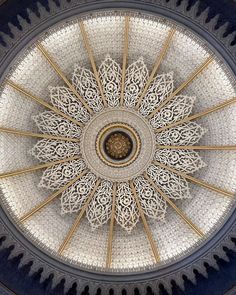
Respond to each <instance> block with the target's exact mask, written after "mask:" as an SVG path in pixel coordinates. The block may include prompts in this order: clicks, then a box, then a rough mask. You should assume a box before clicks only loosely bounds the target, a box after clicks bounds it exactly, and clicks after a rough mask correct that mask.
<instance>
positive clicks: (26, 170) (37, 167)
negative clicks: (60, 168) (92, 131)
mask: <svg viewBox="0 0 236 295" xmlns="http://www.w3.org/2000/svg"><path fill="white" fill-rule="evenodd" d="M77 159H79V157H78V156H75V157H70V158H66V159H63V160H58V161H54V162H48V163H44V164H40V165H35V166H31V167H27V168H24V169H19V170H15V171H11V172H6V173H1V174H0V179H1V178H7V177H11V176H18V175H21V174H25V173H29V172H33V171H37V170H41V169H44V168H48V167H51V166H54V165H57V164H61V163H65V162H69V161H73V160H77Z"/></svg>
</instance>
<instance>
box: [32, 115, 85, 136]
mask: <svg viewBox="0 0 236 295" xmlns="http://www.w3.org/2000/svg"><path fill="white" fill-rule="evenodd" d="M32 118H33V120H34V121H35V123H36V125H37V127H38V128H39V130H40V131H41V132H42V133H46V134H51V135H56V136H64V137H74V138H78V137H79V136H80V135H81V129H80V128H79V126H77V125H75V124H74V123H72V122H70V121H68V120H66V119H64V118H62V117H61V116H59V115H57V114H55V113H53V112H51V111H45V112H43V113H41V114H39V115H37V116H34V117H32Z"/></svg>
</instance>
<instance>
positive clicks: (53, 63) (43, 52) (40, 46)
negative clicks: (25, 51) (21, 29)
mask: <svg viewBox="0 0 236 295" xmlns="http://www.w3.org/2000/svg"><path fill="white" fill-rule="evenodd" d="M37 48H38V49H39V51H40V52H41V53H42V54H43V56H44V57H45V58H46V60H47V61H48V63H49V64H50V65H51V66H52V68H53V69H54V70H55V72H56V73H57V74H58V76H59V77H60V78H61V79H62V80H63V81H64V82H65V84H66V85H67V86H68V87H69V89H70V90H71V92H73V94H74V95H75V96H76V97H77V98H78V100H79V101H80V102H81V103H82V105H83V106H84V107H85V108H86V109H87V111H88V112H89V113H92V112H93V111H92V110H91V109H90V107H89V106H88V104H87V103H86V101H85V100H84V99H83V98H82V97H81V96H80V95H79V93H78V92H77V90H76V89H75V87H74V86H73V85H72V84H71V83H70V81H69V80H68V79H67V77H66V75H65V74H64V73H63V72H62V70H61V69H60V68H59V66H58V65H57V64H56V62H55V61H54V60H53V59H52V57H51V56H50V55H49V53H48V52H47V50H46V49H45V48H44V46H43V45H42V44H40V43H37Z"/></svg>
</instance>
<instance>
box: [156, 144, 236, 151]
mask: <svg viewBox="0 0 236 295" xmlns="http://www.w3.org/2000/svg"><path fill="white" fill-rule="evenodd" d="M157 148H158V149H174V150H207V151H217V150H218V151H236V145H211V146H210V145H209V146H205V145H157Z"/></svg>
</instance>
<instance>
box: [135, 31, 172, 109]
mask: <svg viewBox="0 0 236 295" xmlns="http://www.w3.org/2000/svg"><path fill="white" fill-rule="evenodd" d="M175 31H176V30H175V29H171V30H170V32H169V34H168V36H167V38H166V40H165V42H164V45H163V47H162V49H161V52H160V54H159V56H158V57H157V59H156V62H155V65H154V67H153V70H152V72H151V75H150V77H149V79H148V81H147V83H146V85H145V87H144V89H143V92H142V94H141V96H140V98H139V99H138V102H137V104H136V109H138V108H139V106H140V104H141V103H142V100H143V98H144V96H145V95H146V93H147V90H148V88H149V86H150V84H151V83H152V81H153V78H154V76H155V74H156V72H157V70H158V68H159V67H160V65H161V63H162V60H163V59H164V57H165V56H166V53H167V51H168V49H169V47H170V44H171V41H172V38H173V36H174V33H175Z"/></svg>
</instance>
